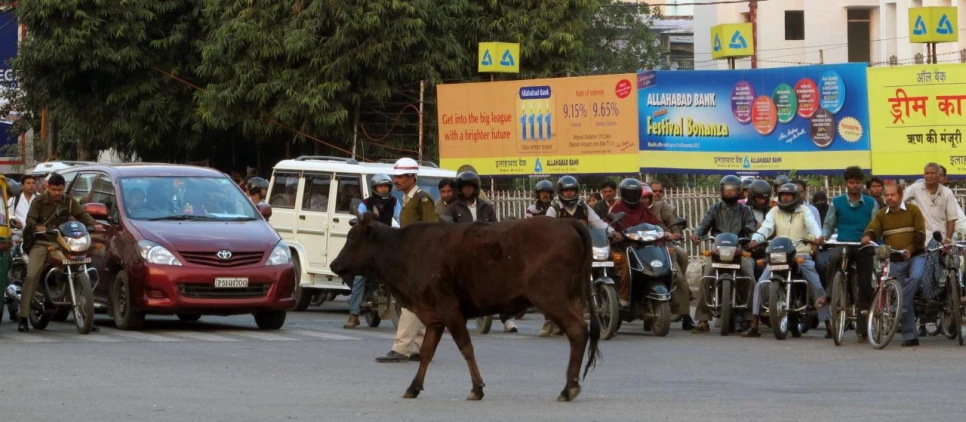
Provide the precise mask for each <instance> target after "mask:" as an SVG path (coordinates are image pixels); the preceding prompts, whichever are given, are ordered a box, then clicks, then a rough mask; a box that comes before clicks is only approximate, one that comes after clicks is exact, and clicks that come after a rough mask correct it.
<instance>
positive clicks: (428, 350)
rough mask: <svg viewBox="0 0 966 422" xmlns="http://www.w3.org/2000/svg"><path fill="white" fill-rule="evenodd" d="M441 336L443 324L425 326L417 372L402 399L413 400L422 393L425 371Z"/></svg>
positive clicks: (434, 323)
mask: <svg viewBox="0 0 966 422" xmlns="http://www.w3.org/2000/svg"><path fill="white" fill-rule="evenodd" d="M442 336H443V324H442V323H441V322H439V321H433V322H432V323H431V325H427V326H426V335H425V336H424V337H423V345H422V346H421V347H420V348H419V370H418V371H416V378H413V382H412V383H411V384H409V388H407V389H406V394H403V398H404V399H414V398H416V396H418V395H419V392H420V391H423V380H424V379H426V370H427V369H428V368H429V362H430V361H432V360H433V355H435V354H436V347H437V346H439V340H440V338H442Z"/></svg>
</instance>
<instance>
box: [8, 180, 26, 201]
mask: <svg viewBox="0 0 966 422" xmlns="http://www.w3.org/2000/svg"><path fill="white" fill-rule="evenodd" d="M22 192H23V185H21V184H20V183H19V182H17V181H16V180H13V179H10V180H7V196H8V197H10V198H13V197H15V196H20V194H21V193H22Z"/></svg>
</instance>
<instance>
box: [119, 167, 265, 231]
mask: <svg viewBox="0 0 966 422" xmlns="http://www.w3.org/2000/svg"><path fill="white" fill-rule="evenodd" d="M121 190H122V195H124V212H125V213H127V215H128V217H130V218H133V219H135V220H185V221H187V220H199V221H244V220H255V219H257V218H258V214H257V212H256V210H255V206H254V205H252V202H251V200H249V199H248V198H247V197H245V195H243V194H242V193H241V190H239V189H238V187H237V186H235V184H234V183H233V182H232V181H231V179H229V178H227V177H125V178H122V179H121Z"/></svg>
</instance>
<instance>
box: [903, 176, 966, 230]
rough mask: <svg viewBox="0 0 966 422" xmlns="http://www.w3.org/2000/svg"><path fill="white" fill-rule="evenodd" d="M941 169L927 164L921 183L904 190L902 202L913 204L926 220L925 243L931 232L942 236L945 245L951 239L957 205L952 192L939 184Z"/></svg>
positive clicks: (957, 214)
mask: <svg viewBox="0 0 966 422" xmlns="http://www.w3.org/2000/svg"><path fill="white" fill-rule="evenodd" d="M941 175H942V169H941V167H940V166H939V164H936V163H929V164H926V167H925V169H923V183H914V184H912V185H911V186H909V187H908V188H906V190H905V192H904V194H903V196H902V201H903V202H909V201H912V202H914V203H915V204H916V205H917V206H918V207H919V209H920V210H922V216H923V218H924V219H925V220H926V243H927V244H928V243H929V240H930V239H932V233H933V232H937V231H938V232H939V233H941V234H942V236H943V239H944V241H945V242H946V243H949V241H950V239H952V236H953V234H954V233H955V229H956V220H957V219H958V218H959V204H958V203H957V202H956V197H955V196H953V191H952V190H951V189H949V188H947V187H945V186H943V185H942V184H941V183H939V182H940V179H941Z"/></svg>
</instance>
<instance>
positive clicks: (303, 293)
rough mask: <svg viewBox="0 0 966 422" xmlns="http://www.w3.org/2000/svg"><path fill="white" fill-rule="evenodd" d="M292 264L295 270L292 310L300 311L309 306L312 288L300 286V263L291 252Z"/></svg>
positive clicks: (296, 256)
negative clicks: (293, 305) (293, 304)
mask: <svg viewBox="0 0 966 422" xmlns="http://www.w3.org/2000/svg"><path fill="white" fill-rule="evenodd" d="M292 266H293V267H295V268H294V272H295V307H294V308H292V310H293V311H297V312H301V311H304V310H306V309H308V308H309V304H310V303H312V290H311V289H303V288H302V285H301V284H302V263H301V262H300V261H299V258H298V255H295V254H292Z"/></svg>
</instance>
